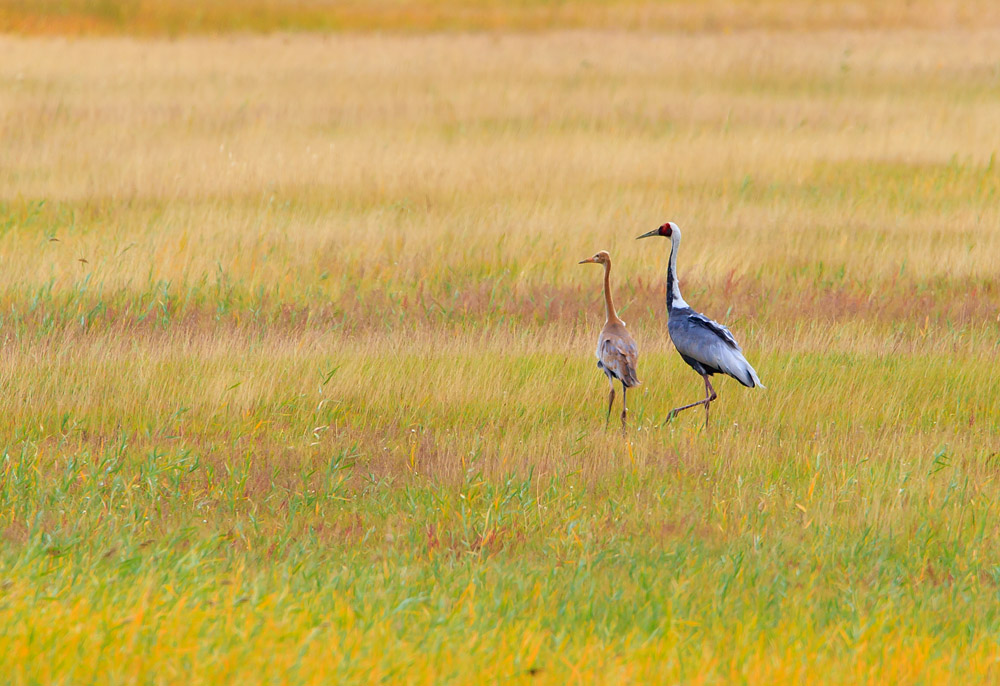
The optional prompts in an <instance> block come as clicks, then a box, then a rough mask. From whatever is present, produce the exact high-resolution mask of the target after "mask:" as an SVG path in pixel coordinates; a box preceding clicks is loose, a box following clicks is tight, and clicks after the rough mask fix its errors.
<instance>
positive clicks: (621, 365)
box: [580, 250, 641, 431]
mask: <svg viewBox="0 0 1000 686" xmlns="http://www.w3.org/2000/svg"><path fill="white" fill-rule="evenodd" d="M590 263H594V264H603V265H604V309H605V314H606V315H607V321H605V322H604V328H603V329H601V335H600V336H598V337H597V368H598V369H600V370H601V371H602V372H604V373H605V374H606V375H607V377H608V383H609V384H610V385H611V392H610V393H609V394H608V417H607V419H606V420H605V422H604V423H605V424H607V423H608V422H610V421H611V407H612V405H614V403H615V380H616V379H617V380H618V381H620V382H621V384H622V431H625V417H626V416H627V415H628V403H627V400H626V396H627V393H628V389H630V388H632V387H633V386H638V385H639V384H640V383H641V382H640V381H639V379H637V378H636V376H635V366H636V363H637V362H638V358H639V351H638V349H637V348H636V345H635V341H634V340H632V336H631V335H629V332H628V331H626V330H625V322H623V321H622V320H621V319H619V318H618V313H617V312H615V303H614V301H613V300H612V299H611V255H609V254H608V253H607V251H605V250H602V251H601V252H599V253H597V254H596V255H594V256H593V257H590V258H588V259H586V260H581V261H580V264H590Z"/></svg>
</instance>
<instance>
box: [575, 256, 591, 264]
mask: <svg viewBox="0 0 1000 686" xmlns="http://www.w3.org/2000/svg"><path fill="white" fill-rule="evenodd" d="M593 261H594V258H593V257H588V258H587V259H585V260H580V261H579V262H577V264H587V263H589V262H593Z"/></svg>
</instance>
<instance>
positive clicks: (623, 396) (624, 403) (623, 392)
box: [622, 384, 628, 433]
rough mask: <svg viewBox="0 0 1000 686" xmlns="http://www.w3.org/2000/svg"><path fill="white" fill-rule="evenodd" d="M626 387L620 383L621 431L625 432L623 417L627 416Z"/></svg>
mask: <svg viewBox="0 0 1000 686" xmlns="http://www.w3.org/2000/svg"><path fill="white" fill-rule="evenodd" d="M627 398H628V388H626V386H625V384H622V433H625V417H627V416H628V400H627Z"/></svg>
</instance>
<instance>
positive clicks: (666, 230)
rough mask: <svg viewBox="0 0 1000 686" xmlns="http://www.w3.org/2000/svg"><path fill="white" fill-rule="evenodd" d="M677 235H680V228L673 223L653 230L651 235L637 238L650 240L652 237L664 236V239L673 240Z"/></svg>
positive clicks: (645, 234)
mask: <svg viewBox="0 0 1000 686" xmlns="http://www.w3.org/2000/svg"><path fill="white" fill-rule="evenodd" d="M675 233H677V234H679V233H680V228H678V226H677V224H674V223H673V222H667V223H666V224H664V225H663V226H661V227H660V228H658V229H653V230H652V231H650V232H649V233H644V234H642V235H641V236H637V237H636V240H639V239H640V238H649V237H650V236H663V237H664V238H672V237H673V235H674V234H675Z"/></svg>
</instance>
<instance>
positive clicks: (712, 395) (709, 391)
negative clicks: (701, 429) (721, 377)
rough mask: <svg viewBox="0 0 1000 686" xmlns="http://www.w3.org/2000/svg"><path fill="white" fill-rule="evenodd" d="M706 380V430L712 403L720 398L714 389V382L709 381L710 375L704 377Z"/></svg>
mask: <svg viewBox="0 0 1000 686" xmlns="http://www.w3.org/2000/svg"><path fill="white" fill-rule="evenodd" d="M702 378H703V379H705V428H706V429H707V428H708V408H709V405H711V403H712V401H713V400H715V399H716V398H718V397H719V396H718V395H717V394H716V392H715V389H714V388H712V382H711V381H709V380H708V374H706V375H705V376H703V377H702Z"/></svg>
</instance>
